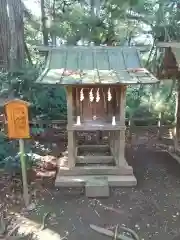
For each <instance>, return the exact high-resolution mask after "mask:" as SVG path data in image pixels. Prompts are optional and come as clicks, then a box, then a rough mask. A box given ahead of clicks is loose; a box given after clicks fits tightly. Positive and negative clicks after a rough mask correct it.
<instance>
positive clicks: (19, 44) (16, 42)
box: [7, 0, 24, 72]
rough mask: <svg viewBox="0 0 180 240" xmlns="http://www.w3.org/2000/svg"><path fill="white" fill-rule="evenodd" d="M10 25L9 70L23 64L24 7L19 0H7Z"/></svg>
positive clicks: (16, 68) (18, 67)
mask: <svg viewBox="0 0 180 240" xmlns="http://www.w3.org/2000/svg"><path fill="white" fill-rule="evenodd" d="M7 2H8V11H9V26H10V58H9V62H10V71H13V72H14V71H17V70H19V69H21V68H22V67H23V65H24V22H23V12H24V8H23V5H22V2H21V0H7Z"/></svg>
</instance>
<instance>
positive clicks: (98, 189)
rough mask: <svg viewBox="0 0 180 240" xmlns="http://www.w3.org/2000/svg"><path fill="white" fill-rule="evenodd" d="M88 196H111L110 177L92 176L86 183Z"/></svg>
mask: <svg viewBox="0 0 180 240" xmlns="http://www.w3.org/2000/svg"><path fill="white" fill-rule="evenodd" d="M85 193H86V197H109V185H108V178H106V177H92V178H89V180H88V181H87V182H86V184H85Z"/></svg>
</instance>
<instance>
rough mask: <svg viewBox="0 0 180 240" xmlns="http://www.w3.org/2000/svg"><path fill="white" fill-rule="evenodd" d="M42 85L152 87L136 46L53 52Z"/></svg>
mask: <svg viewBox="0 0 180 240" xmlns="http://www.w3.org/2000/svg"><path fill="white" fill-rule="evenodd" d="M37 82H38V83H42V84H63V85H74V84H137V83H142V84H151V83H157V82H158V79H156V78H155V77H154V76H153V75H152V74H151V73H149V72H148V71H147V70H146V69H144V68H143V66H142V63H141V61H140V55H139V52H138V51H137V49H136V48H135V47H123V48H122V47H61V48H60V47H59V48H52V49H50V50H49V53H48V59H47V64H46V68H45V70H44V72H43V73H42V74H41V76H40V77H39V78H38V79H37Z"/></svg>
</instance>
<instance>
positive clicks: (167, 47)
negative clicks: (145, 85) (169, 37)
mask: <svg viewBox="0 0 180 240" xmlns="http://www.w3.org/2000/svg"><path fill="white" fill-rule="evenodd" d="M157 47H158V48H159V50H161V52H162V53H163V59H162V63H161V65H160V66H159V68H158V69H157V77H158V79H162V80H163V79H172V78H177V79H179V78H180V69H179V64H180V43H178V42H158V43H157Z"/></svg>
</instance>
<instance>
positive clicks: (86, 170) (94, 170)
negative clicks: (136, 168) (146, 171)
mask: <svg viewBox="0 0 180 240" xmlns="http://www.w3.org/2000/svg"><path fill="white" fill-rule="evenodd" d="M59 174H60V175H61V176H79V175H131V174H133V169H132V167H131V166H121V167H119V168H118V167H113V166H106V165H104V166H102V165H101V166H98V165H91V166H82V167H74V168H72V169H69V168H65V167H63V168H60V169H59Z"/></svg>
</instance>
